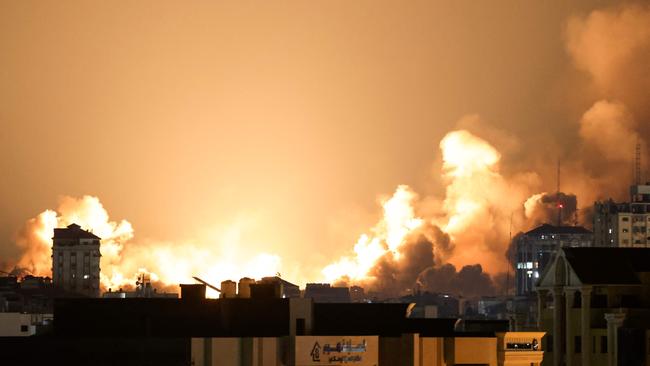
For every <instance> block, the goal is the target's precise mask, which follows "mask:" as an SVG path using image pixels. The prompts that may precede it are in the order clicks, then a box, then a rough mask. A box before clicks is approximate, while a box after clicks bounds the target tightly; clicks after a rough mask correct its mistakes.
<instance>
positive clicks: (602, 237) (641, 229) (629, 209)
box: [594, 183, 650, 248]
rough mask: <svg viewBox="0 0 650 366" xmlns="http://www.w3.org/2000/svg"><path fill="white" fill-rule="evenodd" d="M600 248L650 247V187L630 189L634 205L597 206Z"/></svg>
mask: <svg viewBox="0 0 650 366" xmlns="http://www.w3.org/2000/svg"><path fill="white" fill-rule="evenodd" d="M594 235H595V242H596V246H603V247H634V248H650V184H649V183H646V184H645V185H634V186H631V187H630V202H620V203H617V202H614V201H613V200H611V199H610V200H607V201H604V202H596V203H595V205H594Z"/></svg>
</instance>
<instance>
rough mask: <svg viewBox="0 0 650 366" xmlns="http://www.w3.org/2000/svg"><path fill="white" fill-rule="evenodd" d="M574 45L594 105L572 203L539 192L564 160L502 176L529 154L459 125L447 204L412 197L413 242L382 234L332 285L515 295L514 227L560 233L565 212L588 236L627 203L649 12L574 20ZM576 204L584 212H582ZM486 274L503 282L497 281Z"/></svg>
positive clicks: (641, 129)
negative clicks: (341, 281) (505, 161)
mask: <svg viewBox="0 0 650 366" xmlns="http://www.w3.org/2000/svg"><path fill="white" fill-rule="evenodd" d="M566 36H567V37H566V41H567V44H566V46H567V50H568V52H569V54H570V56H571V58H572V60H573V62H574V64H575V65H576V67H577V68H578V69H579V70H582V71H585V72H587V73H588V74H589V75H590V77H591V79H592V81H593V85H591V86H590V88H591V89H593V90H591V91H590V93H587V94H594V95H596V100H595V101H594V102H593V104H592V106H591V107H590V108H589V109H588V110H586V111H585V112H584V114H583V115H582V117H581V118H580V119H579V120H578V121H576V124H575V125H573V127H574V128H575V132H576V135H577V136H578V137H579V141H577V142H576V143H575V144H574V145H572V146H571V147H567V148H566V149H564V150H565V155H566V156H565V157H564V158H565V159H564V160H563V162H562V166H563V169H562V176H563V177H564V178H566V181H567V183H566V184H565V186H564V187H563V191H564V192H567V193H556V194H549V193H545V192H543V191H541V189H540V188H541V187H542V186H543V185H544V184H546V187H549V186H553V185H552V183H554V181H555V178H556V177H555V175H554V174H553V176H552V177H553V179H548V178H546V179H545V182H542V176H543V175H542V174H544V176H545V177H546V176H548V174H549V173H550V172H554V171H555V169H554V168H555V163H556V161H557V159H558V158H559V157H560V156H553V157H551V159H548V157H543V158H538V159H535V158H532V159H531V162H532V164H528V166H530V169H531V171H520V172H514V173H513V172H512V170H513V169H512V168H510V169H508V174H504V173H502V171H501V169H500V166H499V165H500V164H501V163H502V154H503V153H504V152H505V153H507V154H512V155H515V154H518V153H523V154H524V155H526V151H518V149H520V148H521V146H522V145H521V144H519V143H518V141H517V139H516V138H515V137H513V136H512V135H511V134H508V133H499V132H495V131H494V130H493V129H486V128H485V127H480V126H481V125H482V126H485V123H481V121H480V117H478V116H476V115H469V116H466V117H464V118H462V119H461V121H459V123H458V126H459V127H461V129H459V130H457V131H452V132H450V133H448V134H447V135H446V136H445V137H444V138H443V139H442V141H441V142H440V148H441V152H442V172H441V174H442V177H443V181H444V184H445V197H444V198H442V199H438V198H436V197H433V198H427V199H426V200H423V201H422V202H420V203H418V202H415V197H416V196H415V194H413V193H412V194H411V195H410V196H409V197H408V198H409V199H408V200H401V202H402V205H404V206H407V207H413V206H415V207H417V206H418V205H420V206H426V207H418V210H417V211H419V212H422V213H423V214H424V215H423V217H416V216H415V215H414V212H416V210H415V209H414V208H410V209H403V210H402V211H403V212H409V214H410V215H409V216H408V219H409V220H410V221H408V222H412V223H416V224H415V225H413V226H412V227H408V226H404V227H403V228H404V229H405V230H407V231H409V234H404V235H401V236H398V237H400V238H401V242H400V243H399V244H397V245H396V244H395V241H396V239H395V237H393V238H392V239H391V243H390V244H389V243H388V242H387V238H386V237H384V236H382V233H381V232H377V231H374V232H373V233H372V234H371V235H370V236H362V239H360V243H363V242H368V243H372V247H373V255H372V256H364V251H363V250H357V249H358V247H359V243H358V244H357V246H356V247H355V252H356V253H355V254H356V258H355V257H353V258H342V259H341V260H339V261H338V262H335V263H333V264H332V265H330V266H328V267H326V268H325V270H324V274H325V275H326V277H328V278H331V279H333V278H346V279H347V280H348V281H351V282H357V283H362V284H365V285H366V286H369V287H371V288H376V289H378V290H380V291H382V290H383V291H387V292H388V293H390V294H391V295H394V294H395V293H404V292H405V291H407V290H408V289H409V288H410V287H412V286H413V283H412V282H411V280H412V278H413V273H415V272H417V270H419V269H421V270H422V271H421V272H420V274H419V275H418V276H417V278H416V279H415V281H416V282H417V281H419V283H421V284H422V285H423V286H424V287H425V288H429V289H436V290H442V291H446V290H447V289H448V290H449V291H451V292H456V293H462V294H465V295H468V294H474V295H477V294H489V293H494V291H498V289H501V288H503V287H504V286H503V285H502V284H501V282H506V285H505V286H509V285H508V284H507V282H508V281H501V279H502V278H503V273H504V272H506V271H507V270H508V267H509V266H510V265H511V263H509V262H510V261H511V257H512V256H511V254H512V253H511V250H512V248H510V245H509V244H510V240H508V239H509V234H510V226H514V228H515V231H516V232H521V231H526V230H528V229H530V228H532V227H533V226H535V225H539V224H541V223H557V221H558V210H559V207H558V205H561V206H562V207H561V212H562V215H561V217H560V223H561V224H562V225H573V224H583V225H585V224H586V226H590V225H589V223H587V221H589V220H590V215H589V213H590V210H589V209H588V207H589V206H590V205H591V203H592V202H593V201H594V200H596V199H601V198H605V197H607V196H614V197H615V198H619V199H624V198H625V193H624V192H625V191H626V190H627V189H626V188H627V185H628V184H629V183H630V182H631V178H632V169H631V167H632V159H633V153H634V149H635V146H636V144H637V143H639V144H641V145H643V146H644V147H645V145H646V142H647V140H648V136H649V134H650V123H638V122H637V121H648V120H650V113H649V112H650V100H649V99H648V96H649V95H650V94H648V90H650V73H648V65H650V7H649V6H641V5H626V6H621V7H617V8H610V9H605V10H597V11H594V12H592V13H591V14H588V15H587V16H584V17H573V18H571V19H570V20H569V21H568V23H567V28H566ZM578 92H579V91H578ZM477 126H479V127H478V128H477ZM571 127H572V126H563V127H562V128H564V129H566V128H571ZM468 130H472V131H474V132H475V133H470V132H469V131H468ZM477 130H478V132H479V133H480V135H477V134H476V131H477ZM480 136H484V138H485V139H484V138H482V137H480ZM486 139H490V140H491V141H493V143H494V142H496V144H497V145H494V144H490V143H489V142H488V140H486ZM494 146H499V147H501V148H502V149H503V151H501V152H500V151H498V150H497V149H496V148H495V147H494ZM530 155H534V154H530ZM646 164H647V161H646ZM515 170H516V169H515ZM612 177H616V179H612ZM621 177H623V178H622V179H621ZM402 189H403V190H404V189H405V188H402ZM399 190H400V189H398V191H399ZM540 191H541V192H540ZM396 196H398V194H397V193H396ZM396 196H394V198H395V197H396ZM578 197H580V199H581V200H582V202H584V205H585V208H586V209H581V208H580V207H579V205H578ZM384 213H385V217H384V219H383V220H384V221H385V220H388V221H390V218H389V217H388V215H386V213H387V208H386V206H384ZM423 223H428V224H430V225H431V226H432V227H436V228H437V229H438V230H440V232H441V233H442V234H443V235H444V236H446V237H448V238H449V241H448V242H444V241H440V240H439V238H437V239H435V240H430V239H427V240H422V239H421V238H422V236H421V235H418V234H417V233H418V231H419V230H421V227H422V225H423ZM443 243H444V244H443ZM438 246H444V248H446V250H444V251H442V252H444V253H445V257H444V258H442V257H440V256H439V255H438V254H434V253H435V252H436V251H437V250H438V249H437V248H438ZM414 253H415V254H414ZM425 253H426V254H425ZM361 263H363V265H362V266H361V265H359V264H361ZM457 267H460V268H461V269H460V271H457V270H456V268H457ZM416 268H417V269H416ZM483 271H486V272H487V274H490V275H491V276H492V277H493V278H495V279H496V278H498V279H499V280H498V281H491V280H490V277H489V276H488V275H487V274H486V273H484V272H483ZM506 277H507V276H506ZM468 278H471V280H469V281H463V279H468ZM475 284H476V286H473V285H475Z"/></svg>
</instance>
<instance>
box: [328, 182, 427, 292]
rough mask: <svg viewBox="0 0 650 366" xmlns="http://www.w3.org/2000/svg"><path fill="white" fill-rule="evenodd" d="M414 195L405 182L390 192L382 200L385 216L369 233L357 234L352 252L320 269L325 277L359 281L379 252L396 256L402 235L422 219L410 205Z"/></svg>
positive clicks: (364, 277)
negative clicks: (390, 193) (388, 197)
mask: <svg viewBox="0 0 650 366" xmlns="http://www.w3.org/2000/svg"><path fill="white" fill-rule="evenodd" d="M415 198H416V195H415V193H414V192H413V191H412V190H411V189H410V188H409V187H408V186H405V185H401V186H398V187H397V189H396V190H395V193H394V194H393V196H392V197H391V198H390V199H388V200H385V201H383V202H382V207H383V210H384V216H383V218H382V219H381V221H379V223H377V225H376V226H375V227H374V228H373V229H372V234H370V235H368V234H363V235H361V236H360V237H359V240H358V241H357V243H356V244H355V246H354V253H355V256H354V257H343V258H341V259H340V260H339V261H338V262H336V263H332V264H330V265H328V266H327V267H325V268H324V269H323V271H322V272H323V275H324V276H325V278H326V279H327V280H328V281H330V282H332V281H334V280H337V279H339V278H348V279H351V280H354V281H361V280H365V279H367V276H368V272H369V271H370V269H371V268H372V267H373V266H374V265H375V263H376V262H377V260H378V259H379V258H381V257H382V256H384V255H386V254H388V253H390V254H391V255H392V256H393V257H394V258H395V259H397V260H399V258H400V252H399V249H400V247H401V245H402V244H403V243H404V239H405V238H406V236H407V235H408V234H409V233H411V232H412V231H413V230H415V229H417V228H418V227H420V226H421V225H422V223H423V220H422V219H420V218H418V217H416V216H415V211H414V209H413V206H412V205H411V202H412V201H413V200H414V199H415Z"/></svg>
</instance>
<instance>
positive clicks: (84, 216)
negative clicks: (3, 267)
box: [17, 196, 281, 297]
mask: <svg viewBox="0 0 650 366" xmlns="http://www.w3.org/2000/svg"><path fill="white" fill-rule="evenodd" d="M71 223H76V224H78V225H80V226H81V227H82V228H83V229H84V230H89V231H91V232H93V233H94V234H95V235H97V236H99V237H100V238H102V241H101V247H100V251H101V254H102V257H101V263H100V267H101V272H100V285H101V289H102V290H103V291H106V290H108V289H109V288H110V289H115V290H117V289H119V288H123V289H133V288H134V287H135V283H136V281H137V279H138V277H139V276H140V275H141V274H142V273H146V274H147V275H148V276H149V278H150V279H151V281H152V282H153V283H154V284H157V285H158V286H162V287H163V288H164V289H168V290H172V291H176V289H177V287H176V286H177V285H178V284H180V283H192V282H194V280H193V279H192V277H193V276H198V277H200V278H202V279H204V280H206V281H208V282H211V283H213V284H214V285H217V286H218V285H219V283H220V282H221V281H222V280H226V279H238V278H240V277H244V276H247V277H252V278H259V277H263V276H271V275H275V274H276V273H278V272H279V271H280V268H281V260H280V257H278V256H277V255H274V254H269V253H258V254H256V255H254V256H251V258H250V259H249V260H242V258H241V257H242V255H240V253H238V252H237V247H238V246H239V244H240V243H239V242H238V241H239V237H240V235H239V234H238V231H239V228H237V227H235V228H231V230H226V231H225V233H224V234H223V235H222V236H221V237H220V238H217V239H216V240H217V241H218V242H220V244H221V246H220V248H215V246H214V245H209V244H205V243H197V242H188V243H181V244H179V243H161V242H139V243H135V242H133V241H132V239H133V237H134V230H133V227H132V225H131V223H129V222H128V221H126V220H122V221H119V222H115V221H111V220H110V219H109V216H108V213H107V211H106V209H105V208H104V207H103V205H102V204H101V202H100V201H99V199H98V198H97V197H93V196H83V197H82V198H79V199H76V198H73V197H63V198H62V199H61V202H60V205H59V206H58V208H57V209H56V210H45V211H44V212H42V213H41V214H39V215H38V216H37V217H35V218H33V219H30V220H28V221H27V223H26V224H25V227H24V228H23V230H21V232H20V233H19V235H18V244H19V245H20V246H21V247H23V248H24V249H25V251H24V253H23V256H22V258H21V259H20V260H19V262H18V263H17V265H18V267H20V268H22V269H25V270H27V271H28V272H30V273H32V274H33V275H36V276H51V266H52V264H51V257H50V256H51V253H52V236H53V231H54V228H57V227H65V226H67V225H69V224H71ZM217 249H221V250H217ZM217 295H218V294H217V293H216V292H215V291H213V290H208V296H212V297H215V296H217Z"/></svg>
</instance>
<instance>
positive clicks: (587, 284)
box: [536, 247, 650, 366]
mask: <svg viewBox="0 0 650 366" xmlns="http://www.w3.org/2000/svg"><path fill="white" fill-rule="evenodd" d="M648 274H650V249H646V248H601V247H594V248H563V249H562V250H561V251H560V252H559V253H558V255H557V256H556V257H555V258H554V260H553V262H552V263H551V264H549V266H548V267H547V269H546V271H545V272H544V273H543V274H542V277H541V279H540V282H539V285H538V286H537V287H536V291H537V294H538V297H539V301H538V313H539V316H538V319H539V324H538V329H539V331H543V332H546V337H545V342H546V344H545V347H544V348H545V350H546V352H547V355H546V357H544V362H543V365H554V366H561V365H567V366H572V365H576V366H577V365H581V366H598V365H603V366H604V365H609V366H616V365H646V364H647V363H646V362H647V361H646V360H647V355H648V353H647V350H646V345H647V344H650V332H648V329H650V295H649V294H650V277H649V276H648Z"/></svg>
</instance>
